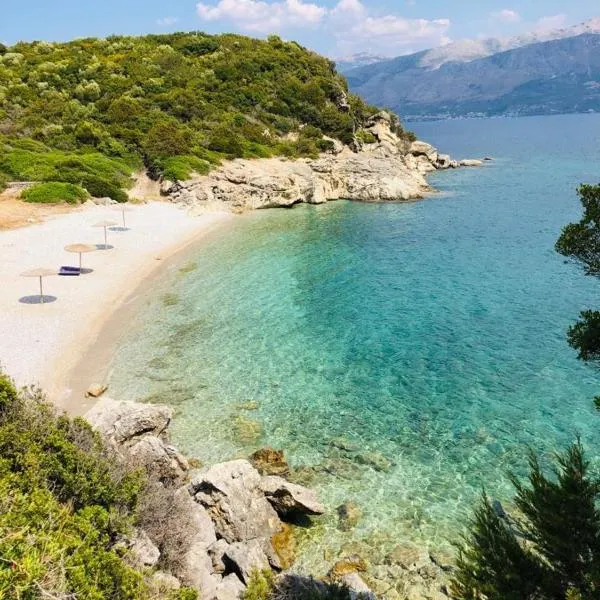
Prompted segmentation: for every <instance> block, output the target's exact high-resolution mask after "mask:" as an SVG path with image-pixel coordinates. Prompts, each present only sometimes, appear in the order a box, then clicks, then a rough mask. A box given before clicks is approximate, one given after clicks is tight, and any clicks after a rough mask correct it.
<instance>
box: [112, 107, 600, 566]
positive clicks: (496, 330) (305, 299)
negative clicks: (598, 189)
mask: <svg viewBox="0 0 600 600" xmlns="http://www.w3.org/2000/svg"><path fill="white" fill-rule="evenodd" d="M413 126H414V128H415V129H416V130H417V132H418V133H419V134H420V136H422V137H424V138H425V139H427V140H429V141H431V142H433V143H435V144H437V145H439V146H440V147H441V148H442V149H443V150H445V151H448V152H450V153H452V154H453V155H455V156H458V157H467V156H468V157H472V156H482V155H491V156H493V157H495V159H496V160H495V161H494V162H492V163H489V164H488V165H487V166H486V167H485V168H483V169H470V170H466V169H465V170H459V171H454V172H445V173H439V174H436V175H435V176H434V177H433V178H432V182H433V184H434V185H435V186H436V187H437V188H438V189H440V190H441V193H440V194H439V195H437V196H435V197H433V198H431V199H428V200H426V201H424V202H419V203H413V204H379V205H375V204H372V205H368V204H359V203H350V202H337V203H331V204H328V205H325V206H319V207H312V206H300V207H297V208H295V209H293V210H271V211H262V212H256V213H253V214H250V215H247V216H244V217H241V218H240V219H239V220H238V221H237V223H236V224H235V225H234V226H233V227H231V228H229V229H228V230H227V231H222V232H220V233H219V234H216V235H213V236H212V237H211V238H210V240H209V241H208V242H206V243H204V244H203V245H202V246H201V247H200V248H198V250H197V252H196V253H195V255H194V256H193V257H192V258H191V260H190V261H189V262H187V263H185V264H183V263H182V265H179V266H181V267H182V268H181V269H180V270H179V269H174V270H172V272H171V274H170V275H169V276H168V277H167V278H166V279H165V280H164V281H163V282H161V284H160V286H159V289H158V290H157V291H156V293H155V294H154V296H153V297H152V298H151V299H150V301H149V302H148V304H147V306H146V307H145V308H144V309H143V310H142V312H141V313H140V314H139V315H138V318H137V320H136V322H135V323H134V324H132V326H131V330H130V331H129V332H128V333H127V335H126V337H125V340H124V341H123V343H122V345H121V347H120V349H119V351H118V356H117V357H116V361H115V369H114V372H113V375H112V381H111V387H112V390H113V393H114V394H115V395H116V396H118V397H122V398H129V399H138V400H144V399H145V400H147V401H160V402H166V403H170V404H172V405H173V406H174V407H175V408H176V409H177V418H176V419H175V422H174V426H173V435H174V438H175V441H176V443H177V444H178V445H180V446H181V447H182V448H183V449H184V450H185V451H187V452H189V453H190V454H193V455H196V456H198V457H200V458H201V459H202V460H203V461H206V462H210V461H218V460H224V459H229V458H232V457H238V456H246V455H248V454H249V453H250V452H251V451H253V450H255V449H257V448H259V447H261V446H264V445H271V446H275V447H281V448H284V449H285V450H286V454H287V456H288V458H289V461H290V463H291V464H292V465H293V466H294V467H296V468H297V473H296V476H297V477H298V478H299V480H302V481H304V482H306V483H309V484H310V485H312V486H314V487H316V488H317V489H318V490H319V492H320V494H321V496H322V497H323V499H324V500H325V501H326V503H327V506H328V507H329V508H330V509H331V516H329V517H326V518H324V519H323V520H321V521H320V522H319V524H318V525H317V527H316V528H314V529H312V530H311V531H310V532H309V533H308V534H307V535H306V537H305V538H304V540H303V543H302V548H303V557H302V559H301V564H303V565H304V566H306V567H307V568H311V567H313V568H314V566H315V565H319V566H320V568H322V563H323V560H322V559H323V556H325V557H326V558H327V557H332V558H333V557H335V555H336V554H337V552H338V551H339V549H340V548H341V547H343V546H346V547H347V546H348V544H351V543H354V544H355V546H356V547H361V548H363V550H364V549H365V548H366V549H369V548H370V549H372V550H373V551H374V552H375V551H377V550H381V549H382V548H386V547H388V546H389V545H391V544H392V543H393V541H394V540H397V539H398V538H400V537H404V538H411V539H414V540H416V541H420V542H425V543H427V544H429V545H431V546H436V547H445V546H447V544H448V541H449V540H451V539H453V538H455V536H456V534H457V532H458V531H460V526H461V523H462V522H464V518H465V516H466V515H468V514H469V512H470V508H471V506H472V503H473V501H474V500H475V499H476V497H477V496H478V495H479V494H480V492H481V489H482V486H485V488H486V489H487V490H488V491H489V492H490V493H491V494H493V495H494V496H496V497H499V498H501V499H502V500H503V501H507V500H508V499H509V498H510V496H511V493H510V486H509V484H508V482H507V477H506V472H507V470H508V469H514V470H517V471H522V470H523V467H524V462H525V454H524V451H525V449H526V447H527V446H528V445H529V446H532V447H534V448H535V449H537V450H538V451H540V452H544V453H549V452H550V451H552V450H554V449H557V448H560V447H561V446H563V445H565V444H567V443H568V442H569V441H571V440H572V439H573V437H574V436H575V435H576V434H577V433H579V434H581V435H582V437H583V439H584V441H585V442H586V443H587V444H588V445H589V447H590V450H594V448H595V449H598V448H600V416H599V415H597V414H596V412H595V411H594V409H593V406H592V402H591V398H592V397H593V396H594V395H596V394H598V393H599V391H600V374H599V373H598V372H597V371H596V370H595V369H594V368H593V367H590V366H586V365H583V364H580V363H579V362H578V361H577V360H576V358H575V354H574V352H573V351H572V350H571V349H570V348H569V347H568V346H567V344H566V341H565V330H566V328H567V327H568V325H569V323H570V322H571V321H572V320H573V319H574V318H576V316H577V314H578V312H579V311H580V310H581V309H583V308H586V307H594V306H597V305H598V304H600V302H599V301H598V300H599V294H598V291H599V285H600V284H599V282H597V281H595V280H592V279H590V278H585V277H584V276H583V275H582V273H581V272H580V271H579V270H578V269H577V268H575V267H574V266H573V265H570V264H566V263H565V262H564V260H563V259H562V258H561V257H559V256H558V255H557V254H555V252H554V251H553V245H554V242H555V240H556V238H557V236H558V234H559V232H560V229H561V227H562V226H563V225H564V224H566V223H567V222H569V221H570V220H573V219H576V218H577V216H578V214H579V205H578V201H577V198H576V195H575V191H574V190H575V187H576V186H577V184H578V183H579V182H582V181H587V182H596V181H598V180H600V116H595V115H585V116H565V117H545V118H528V119H497V120H474V121H452V122H445V123H429V124H414V125H413ZM348 499H352V500H354V501H355V502H356V503H357V504H358V505H359V507H360V509H361V511H362V514H363V516H362V519H361V521H360V523H359V525H358V527H357V528H356V529H355V530H354V531H353V532H351V533H348V532H345V533H344V532H341V531H339V530H338V529H337V523H336V516H335V510H334V509H335V507H336V506H338V505H339V504H340V503H342V502H343V501H345V500H348Z"/></svg>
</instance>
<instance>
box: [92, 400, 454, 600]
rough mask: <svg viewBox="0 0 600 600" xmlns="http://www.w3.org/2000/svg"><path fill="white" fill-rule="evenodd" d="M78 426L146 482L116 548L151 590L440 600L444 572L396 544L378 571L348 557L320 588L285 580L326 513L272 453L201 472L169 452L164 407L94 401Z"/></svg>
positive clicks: (346, 513)
mask: <svg viewBox="0 0 600 600" xmlns="http://www.w3.org/2000/svg"><path fill="white" fill-rule="evenodd" d="M86 419H87V420H88V421H89V422H90V423H91V424H92V426H93V427H94V428H95V429H96V430H97V431H99V432H100V433H101V435H102V436H103V438H104V439H105V440H106V442H107V443H108V444H109V446H110V447H111V448H112V449H113V450H114V451H115V453H116V456H118V457H119V460H122V461H123V463H124V464H126V465H127V466H128V468H130V467H132V466H133V467H136V468H141V469H143V470H145V472H146V474H147V476H148V480H149V484H148V486H147V488H146V491H145V494H144V498H143V501H142V506H141V509H140V514H141V518H140V522H139V524H138V527H137V528H136V529H135V530H134V531H133V532H132V533H131V534H130V535H129V536H128V537H127V538H126V539H123V540H121V541H120V542H119V544H120V546H121V547H122V548H123V551H124V552H125V553H126V555H127V556H128V559H129V560H130V561H131V562H132V563H133V564H134V565H135V566H137V567H138V568H142V569H144V568H145V569H150V570H153V573H154V574H153V575H152V578H153V583H154V585H155V587H156V589H160V590H161V591H168V590H177V589H179V588H180V587H181V586H189V587H191V588H194V589H196V590H197V591H198V592H199V593H200V597H201V598H202V600H235V599H238V598H242V597H243V595H244V592H245V590H246V588H247V586H248V584H249V583H250V580H251V577H252V576H253V573H255V572H256V571H258V572H265V571H266V572H273V574H274V575H275V576H276V581H277V582H278V585H279V586H280V588H281V589H284V590H285V589H287V590H288V591H289V590H291V589H297V588H298V586H300V587H302V588H304V589H306V586H316V587H317V588H318V587H319V586H321V587H324V586H327V585H328V584H332V583H335V584H341V585H342V586H345V587H346V588H347V589H348V594H349V598H358V597H364V598H371V599H374V598H376V597H381V598H389V599H391V600H400V599H401V598H406V599H407V600H413V599H414V600H416V599H421V598H422V599H430V600H443V599H444V598H447V597H448V596H447V588H446V585H447V580H448V577H449V572H450V571H451V568H452V567H451V565H450V563H449V562H448V561H444V560H443V559H441V558H440V557H438V556H436V555H434V554H432V553H430V552H428V551H427V550H424V549H420V548H417V547H414V546H410V545H406V544H400V545H398V546H397V548H395V549H394V551H393V552H391V553H389V554H387V555H386V556H385V557H384V558H383V559H382V560H381V561H379V562H380V563H381V564H373V563H370V562H369V560H368V559H365V558H364V557H362V556H360V555H358V554H356V553H354V552H348V553H345V554H343V555H341V556H339V557H338V560H337V562H335V563H334V564H333V566H332V567H331V568H330V569H329V571H328V573H327V576H326V577H325V578H323V579H320V580H317V579H313V578H310V577H304V576H301V575H297V574H294V572H293V564H294V561H295V555H296V543H297V542H296V532H297V528H305V527H310V526H311V518H318V516H319V515H322V514H324V513H325V512H326V509H325V507H324V506H323V504H321V503H320V502H319V499H318V498H317V494H316V493H315V492H314V491H313V490H311V489H308V488H306V487H304V486H302V485H298V484H296V483H292V482H291V481H289V480H288V479H286V477H287V476H288V475H290V467H289V465H288V464H287V462H286V461H285V458H284V456H283V453H282V452H281V451H277V450H273V449H270V448H267V449H263V450H259V451H258V452H256V453H254V454H253V455H252V456H251V457H249V459H248V460H239V459H238V460H232V461H229V462H225V463H219V464H215V465H211V466H206V467H201V466H200V465H199V464H198V461H196V460H195V459H189V458H186V457H185V456H183V455H182V454H181V453H180V452H179V451H178V450H177V448H175V447H174V446H173V445H172V444H171V442H170V439H169V431H168V428H169V423H170V422H171V419H172V410H171V409H170V408H169V407H167V406H162V405H156V404H139V403H134V402H119V401H115V400H111V399H109V398H104V397H103V398H100V399H99V400H98V402H97V403H96V404H95V406H94V407H93V408H92V409H91V410H90V411H89V412H88V413H87V414H86ZM338 515H339V519H340V524H341V526H343V527H348V528H352V527H353V526H354V525H355V524H356V522H357V520H358V519H360V511H359V510H358V509H357V507H356V506H355V505H353V503H352V502H351V501H349V502H348V503H346V504H345V505H343V506H341V507H338Z"/></svg>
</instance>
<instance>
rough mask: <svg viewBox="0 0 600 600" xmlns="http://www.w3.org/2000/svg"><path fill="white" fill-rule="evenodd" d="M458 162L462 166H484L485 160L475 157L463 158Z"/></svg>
mask: <svg viewBox="0 0 600 600" xmlns="http://www.w3.org/2000/svg"><path fill="white" fill-rule="evenodd" d="M458 164H459V166H461V167H481V166H483V161H482V160H477V159H473V158H465V159H463V160H461V161H460V162H459V163H458Z"/></svg>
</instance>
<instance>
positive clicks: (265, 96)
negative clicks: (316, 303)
mask: <svg viewBox="0 0 600 600" xmlns="http://www.w3.org/2000/svg"><path fill="white" fill-rule="evenodd" d="M1 76H2V86H3V89H4V88H5V89H6V90H7V92H6V94H4V95H0V114H2V115H4V116H3V119H2V122H3V131H4V132H7V133H6V135H9V136H10V137H9V138H7V137H4V138H3V137H2V136H1V135H0V174H3V175H5V176H8V177H10V178H14V179H24V180H33V181H62V182H66V183H75V184H79V183H81V181H82V179H81V178H80V179H74V178H73V177H72V175H73V173H67V172H66V171H64V170H61V169H59V170H58V172H57V170H56V164H55V163H56V160H55V159H58V157H57V156H56V155H57V154H60V155H61V159H62V160H65V159H73V160H76V161H82V160H83V158H84V157H86V156H88V155H90V156H94V157H96V158H94V160H96V161H97V160H98V159H97V157H98V155H100V156H102V157H103V158H104V159H105V160H107V161H110V160H113V162H114V167H115V168H114V169H113V172H112V173H111V174H110V175H108V174H107V173H106V172H102V173H100V172H99V171H92V172H88V173H87V174H88V176H92V175H95V176H97V177H99V178H101V179H102V180H104V181H105V182H109V183H110V184H111V185H112V186H114V187H115V188H124V187H126V186H127V183H128V181H127V180H128V177H129V175H130V174H131V173H132V171H134V170H135V169H137V168H139V167H140V166H141V165H142V164H145V165H146V167H147V168H148V169H150V171H151V173H152V175H153V176H155V177H159V176H161V175H163V173H164V175H165V176H169V177H171V178H175V175H180V176H181V175H182V174H183V173H184V172H185V171H186V170H187V171H188V172H190V169H191V171H196V172H197V171H198V163H194V164H192V162H191V160H190V159H189V158H185V159H182V160H181V161H179V162H171V163H169V162H168V161H166V160H165V159H169V158H180V157H182V156H185V157H196V158H198V159H202V160H207V161H208V162H209V163H211V164H216V163H218V162H219V160H220V159H222V158H223V157H246V158H254V157H265V156H273V155H275V154H279V153H284V154H286V155H292V156H314V155H315V153H316V152H318V151H320V150H322V149H323V147H325V146H327V147H329V144H324V143H323V140H322V136H323V135H327V136H330V137H333V138H338V139H340V140H342V141H344V142H345V143H348V144H350V143H351V142H352V140H353V134H354V131H355V130H359V129H360V127H361V126H363V125H364V124H365V123H366V120H367V119H368V118H369V117H370V116H371V115H373V114H374V113H375V112H376V110H377V109H375V108H374V107H372V106H369V105H367V104H366V103H365V102H364V101H362V100H361V99H360V98H358V97H356V96H353V95H352V94H349V93H348V89H347V84H346V81H345V80H344V78H343V77H341V76H340V75H339V74H338V73H336V71H335V67H334V65H333V64H332V63H331V61H329V60H327V59H325V58H323V57H320V56H318V55H317V54H315V53H313V52H310V51H308V50H306V49H305V48H302V47H301V46H299V45H298V44H296V43H293V42H285V41H283V40H282V39H281V38H278V37H277V36H274V37H271V38H270V39H269V40H267V41H261V40H256V39H251V38H247V37H243V36H239V35H233V34H224V35H218V36H211V35H208V34H204V33H200V32H192V33H173V34H168V35H149V36H145V37H138V38H134V37H122V36H113V37H111V38H109V39H107V40H101V39H93V38H88V39H85V40H75V41H72V42H69V43H53V44H47V45H45V46H44V47H43V52H40V45H39V44H37V43H31V44H29V43H19V44H17V45H16V46H14V47H12V48H8V49H7V53H6V54H5V55H4V56H3V58H2V74H1ZM290 132H296V133H299V134H300V136H301V138H302V141H301V142H300V143H299V144H298V145H296V147H292V146H291V145H290V144H289V143H288V142H287V141H283V137H284V136H285V135H286V134H288V133H290ZM307 140H310V142H309V141H307ZM20 141H31V142H32V144H35V146H34V145H29V146H26V145H21V146H19V142H20ZM311 142H312V143H311ZM31 154H33V155H37V154H39V155H41V156H42V158H41V160H38V161H36V160H35V156H34V157H32V156H31ZM215 155H216V156H215ZM123 164H124V165H125V166H126V167H127V171H126V173H122V172H121V166H122V165H123ZM186 165H189V166H190V168H189V169H188V168H187V166H186ZM164 169H169V171H168V172H165V171H163V170H164ZM63 177H64V178H63ZM87 181H88V182H89V181H90V180H89V177H88V179H87ZM100 184H101V182H99V181H94V183H92V184H89V185H92V186H94V188H95V189H98V186H99V185H100ZM104 185H106V184H104ZM89 191H90V192H91V193H93V194H96V192H95V191H92V190H89ZM105 195H110V196H111V197H115V192H114V191H111V193H110V194H105Z"/></svg>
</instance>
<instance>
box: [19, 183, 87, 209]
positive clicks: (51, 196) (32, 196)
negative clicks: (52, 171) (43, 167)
mask: <svg viewBox="0 0 600 600" xmlns="http://www.w3.org/2000/svg"><path fill="white" fill-rule="evenodd" d="M21 198H23V200H25V202H32V203H36V204H61V203H63V202H66V203H67V204H78V203H79V202H83V201H84V200H86V199H87V198H88V194H87V192H86V191H85V190H84V189H83V188H82V187H81V186H79V185H74V184H72V183H61V182H57V181H49V182H48V183H39V184H37V185H34V186H33V187H30V188H28V189H26V190H23V192H22V193H21Z"/></svg>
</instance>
